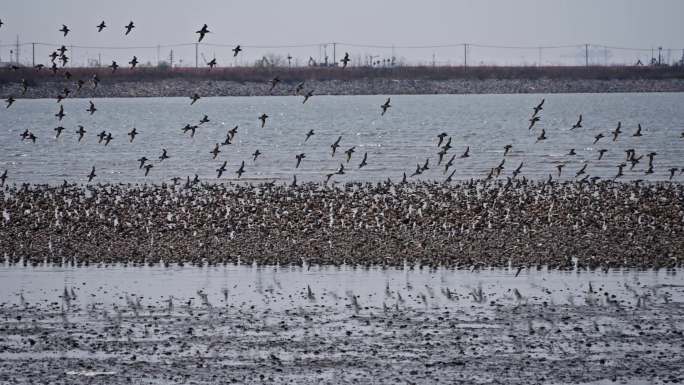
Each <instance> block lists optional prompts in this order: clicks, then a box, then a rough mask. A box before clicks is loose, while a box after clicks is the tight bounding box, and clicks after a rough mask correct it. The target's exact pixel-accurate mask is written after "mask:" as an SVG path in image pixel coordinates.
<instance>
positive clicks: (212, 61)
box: [207, 58, 216, 70]
mask: <svg viewBox="0 0 684 385" xmlns="http://www.w3.org/2000/svg"><path fill="white" fill-rule="evenodd" d="M207 65H208V66H209V69H210V70H211V69H212V68H214V66H216V58H213V59H211V61H210V62H209V63H207Z"/></svg>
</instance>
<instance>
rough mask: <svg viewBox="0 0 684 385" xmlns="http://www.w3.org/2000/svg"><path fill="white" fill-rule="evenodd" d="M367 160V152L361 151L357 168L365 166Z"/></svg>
mask: <svg viewBox="0 0 684 385" xmlns="http://www.w3.org/2000/svg"><path fill="white" fill-rule="evenodd" d="M366 160H368V153H367V152H364V153H363V159H361V163H359V168H363V167H364V166H367V165H368V163H367V162H366Z"/></svg>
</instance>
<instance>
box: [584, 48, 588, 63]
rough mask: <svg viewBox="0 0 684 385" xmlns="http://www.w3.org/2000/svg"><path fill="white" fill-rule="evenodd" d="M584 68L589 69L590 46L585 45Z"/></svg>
mask: <svg viewBox="0 0 684 385" xmlns="http://www.w3.org/2000/svg"><path fill="white" fill-rule="evenodd" d="M584 66H585V67H589V44H585V45H584Z"/></svg>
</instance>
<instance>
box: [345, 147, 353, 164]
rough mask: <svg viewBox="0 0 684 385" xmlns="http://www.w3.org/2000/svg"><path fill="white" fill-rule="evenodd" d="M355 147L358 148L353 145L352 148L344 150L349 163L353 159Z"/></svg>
mask: <svg viewBox="0 0 684 385" xmlns="http://www.w3.org/2000/svg"><path fill="white" fill-rule="evenodd" d="M355 149H356V146H354V147H352V148H350V149H348V150H347V151H345V152H344V153H345V154H347V163H349V161H350V160H351V157H352V154H353V153H354V150H355Z"/></svg>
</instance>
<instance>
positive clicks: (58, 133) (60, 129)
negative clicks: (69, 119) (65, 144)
mask: <svg viewBox="0 0 684 385" xmlns="http://www.w3.org/2000/svg"><path fill="white" fill-rule="evenodd" d="M54 130H55V131H56V132H57V133H56V134H55V139H57V138H59V136H60V135H62V131H64V127H62V126H59V127H55V128H54Z"/></svg>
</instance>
